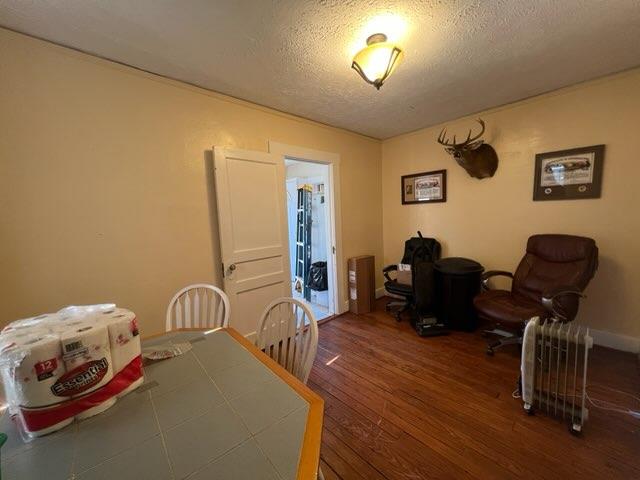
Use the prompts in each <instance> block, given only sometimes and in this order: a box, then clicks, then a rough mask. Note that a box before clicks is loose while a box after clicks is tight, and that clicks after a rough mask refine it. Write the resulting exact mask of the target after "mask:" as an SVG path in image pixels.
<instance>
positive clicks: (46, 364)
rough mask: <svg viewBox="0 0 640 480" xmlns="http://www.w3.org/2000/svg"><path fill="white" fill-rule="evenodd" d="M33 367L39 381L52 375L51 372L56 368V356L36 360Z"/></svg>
mask: <svg viewBox="0 0 640 480" xmlns="http://www.w3.org/2000/svg"><path fill="white" fill-rule="evenodd" d="M34 368H35V370H36V376H37V377H38V381H39V382H41V381H42V380H46V379H47V378H51V377H53V372H55V370H56V368H58V360H57V359H56V358H51V359H49V360H45V361H43V362H38V363H36V364H35V366H34Z"/></svg>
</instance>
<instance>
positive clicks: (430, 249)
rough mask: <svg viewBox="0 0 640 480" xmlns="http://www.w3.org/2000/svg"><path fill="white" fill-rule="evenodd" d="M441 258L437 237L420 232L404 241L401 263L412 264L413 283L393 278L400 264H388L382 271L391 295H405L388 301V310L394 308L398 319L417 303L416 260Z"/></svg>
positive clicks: (433, 260)
mask: <svg viewBox="0 0 640 480" xmlns="http://www.w3.org/2000/svg"><path fill="white" fill-rule="evenodd" d="M439 258H440V243H439V242H438V241H437V240H436V239H435V238H424V237H423V236H422V233H420V232H418V236H417V237H412V238H410V239H409V240H407V241H406V242H404V255H403V256H402V260H401V261H400V263H402V264H405V265H411V283H412V284H411V285H406V284H404V283H399V282H398V280H397V279H396V278H392V277H391V276H390V275H389V274H390V273H391V272H393V271H397V270H398V265H395V264H394V265H388V266H386V267H384V269H383V270H382V272H383V273H384V277H385V278H386V281H385V282H384V288H385V290H386V291H387V292H388V293H390V294H391V295H395V296H398V297H403V299H402V300H396V301H391V302H389V303H387V305H386V309H387V311H392V310H394V316H395V317H396V320H398V321H400V320H401V315H402V314H403V313H404V312H406V311H407V310H409V309H412V308H413V307H414V304H415V300H414V294H413V280H414V276H415V268H413V266H414V265H415V264H416V262H418V261H421V262H424V261H430V262H435V261H436V260H438V259H439Z"/></svg>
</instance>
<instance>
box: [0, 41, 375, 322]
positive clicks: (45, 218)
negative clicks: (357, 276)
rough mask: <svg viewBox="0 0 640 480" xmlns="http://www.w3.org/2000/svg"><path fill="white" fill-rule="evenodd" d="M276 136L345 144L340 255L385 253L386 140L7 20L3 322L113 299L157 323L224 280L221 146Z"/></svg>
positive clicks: (3, 53) (1, 89)
mask: <svg viewBox="0 0 640 480" xmlns="http://www.w3.org/2000/svg"><path fill="white" fill-rule="evenodd" d="M269 140H273V141H278V142H283V143H287V144H291V145H299V146H302V147H307V148H313V149H317V150H324V151H329V152H335V153H338V154H340V156H341V185H342V192H341V196H342V235H343V248H342V253H343V259H342V261H343V262H345V261H346V258H348V257H351V256H353V255H360V254H365V253H371V254H375V255H376V257H377V259H378V262H379V264H380V265H381V263H382V216H381V214H380V212H381V209H382V199H381V146H380V142H378V141H376V140H372V139H369V138H366V137H362V136H358V135H355V134H352V133H349V132H346V131H343V130H339V129H336V128H331V127H326V126H323V125H319V124H316V123H313V122H309V121H306V120H302V119H299V118H296V117H293V116H289V115H284V114H280V113H278V112H274V111H272V110H268V109H265V108H261V107H258V106H254V105H251V104H248V103H246V102H240V101H236V100H233V99H230V98H228V97H225V96H222V95H218V94H214V93H210V92H207V91H204V90H200V89H197V88H192V87H189V86H186V85H183V84H180V83H177V82H171V81H168V80H164V79H161V78H158V77H155V76H152V75H147V74H144V73H141V72H139V71H136V70H134V69H130V68H126V67H122V66H119V65H116V64H112V63H110V62H106V61H103V60H99V59H96V58H93V57H90V56H87V55H83V54H80V53H77V52H73V51H70V50H67V49H64V48H60V47H56V46H53V45H50V44H47V43H44V42H41V41H39V40H35V39H31V38H28V37H25V36H22V35H19V34H15V33H12V32H9V31H6V30H2V29H0V190H1V191H2V200H1V202H0V218H1V219H2V225H1V227H0V292H2V308H1V313H0V324H5V323H7V322H9V321H10V320H13V319H16V318H20V317H25V316H29V315H34V314H37V313H41V312H46V311H51V310H56V309H58V308H60V307H61V306H64V305H67V304H70V303H75V304H83V303H94V302H103V301H115V302H116V303H118V304H119V305H122V306H126V307H129V308H131V309H133V310H135V311H136V312H137V313H138V316H139V318H140V321H141V326H142V328H143V330H144V332H145V334H151V333H155V332H159V331H161V330H162V329H163V327H164V314H165V308H166V305H167V303H168V301H169V300H170V298H171V296H172V295H173V293H175V291H176V290H177V289H179V288H180V287H182V286H184V285H187V284H189V283H193V282H200V281H204V282H212V283H214V284H220V283H221V278H220V274H219V272H220V264H219V246H218V235H217V231H216V227H215V218H214V216H213V215H212V212H211V211H210V209H209V197H210V196H211V191H210V190H208V187H210V186H211V185H212V176H211V175H212V174H211V170H210V168H207V165H210V164H209V162H210V150H211V147H212V145H221V146H228V147H236V148H245V149H252V150H261V151H266V150H267V149H268V141H269ZM212 220H213V222H212ZM212 225H214V226H212ZM378 270H379V269H378ZM341 293H342V298H343V299H344V298H346V295H345V286H344V282H343V284H342V285H341Z"/></svg>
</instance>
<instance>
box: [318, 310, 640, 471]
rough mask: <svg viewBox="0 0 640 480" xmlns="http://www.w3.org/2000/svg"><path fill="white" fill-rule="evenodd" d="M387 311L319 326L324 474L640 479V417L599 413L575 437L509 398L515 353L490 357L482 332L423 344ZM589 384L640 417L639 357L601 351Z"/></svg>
mask: <svg viewBox="0 0 640 480" xmlns="http://www.w3.org/2000/svg"><path fill="white" fill-rule="evenodd" d="M382 306H383V302H379V304H378V309H377V310H376V311H374V312H372V313H371V314H367V315H361V316H355V315H352V314H345V315H342V316H340V317H337V318H335V319H333V320H332V321H330V322H326V323H324V324H323V325H321V326H320V340H319V349H318V355H317V357H316V360H315V363H314V367H313V369H312V373H311V376H310V380H309V385H310V386H311V388H313V389H314V390H315V391H316V392H318V393H319V394H320V395H321V396H322V397H323V398H324V400H325V422H324V434H323V444H322V452H321V456H322V462H323V465H325V466H326V467H327V468H328V470H329V475H327V474H326V472H325V477H326V478H328V479H329V478H334V479H335V478H340V479H343V480H350V479H356V480H362V479H367V480H383V479H403V480H406V479H421V478H425V479H427V478H472V479H484V478H495V479H501V478H546V479H554V478H578V477H579V478H581V479H584V478H594V479H595V478H625V479H628V478H640V420H637V419H633V418H631V417H630V416H622V415H620V414H617V413H612V412H604V411H600V410H597V409H591V411H590V419H589V421H588V422H587V424H586V425H585V431H584V433H583V435H582V436H581V437H579V438H576V437H574V436H572V435H570V434H569V433H568V431H567V428H566V426H565V425H564V424H563V423H562V422H560V421H558V420H557V419H553V418H551V417H546V416H544V415H541V414H539V415H536V416H534V417H530V416H527V415H525V414H524V412H523V410H522V403H521V401H520V400H517V399H514V398H512V397H511V393H512V392H513V390H514V389H515V386H516V384H515V382H516V379H517V376H518V369H519V358H518V354H517V350H512V351H508V350H505V351H501V352H498V353H497V354H496V356H495V357H487V356H486V355H485V354H484V349H485V340H484V339H482V338H481V337H480V335H479V334H477V333H453V334H451V335H449V336H447V337H438V338H429V339H424V338H420V337H418V336H417V335H416V334H415V333H414V332H413V330H412V329H411V328H410V326H409V325H408V323H407V322H401V323H397V322H396V321H395V320H394V319H392V318H391V317H389V316H388V315H387V314H385V312H384V311H383V310H382ZM589 384H590V387H589V388H590V390H589V391H590V394H591V395H592V396H594V397H596V398H598V399H607V400H608V401H612V402H614V401H615V402H616V403H620V404H622V405H628V407H629V408H634V409H640V405H639V404H638V402H637V400H636V399H634V397H633V396H634V395H635V396H638V395H640V393H639V392H640V368H639V366H638V360H637V358H636V357H635V356H633V355H631V354H625V353H622V352H615V351H611V350H607V349H600V348H595V349H594V351H593V355H592V357H591V363H590V370H589ZM625 392H626V393H625ZM634 402H635V403H634Z"/></svg>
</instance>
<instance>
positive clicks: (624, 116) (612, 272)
mask: <svg viewBox="0 0 640 480" xmlns="http://www.w3.org/2000/svg"><path fill="white" fill-rule="evenodd" d="M469 94H470V95H472V94H473V92H470V93H469ZM478 116H480V117H482V118H483V119H484V120H485V121H486V123H487V133H486V135H485V139H486V140H487V141H488V142H489V143H491V145H492V146H493V147H494V148H495V149H496V151H497V153H498V157H499V161H500V163H499V167H498V171H497V172H496V174H495V176H494V177H493V178H490V179H484V180H477V179H474V178H471V177H469V176H468V175H467V173H466V172H465V171H464V170H463V169H462V168H460V167H459V166H458V165H457V164H456V163H455V161H454V160H453V159H452V158H451V157H450V156H449V155H447V154H446V153H445V152H444V150H443V148H442V147H441V146H439V145H438V144H437V143H436V138H437V135H438V133H439V131H440V129H441V128H442V125H438V126H436V127H433V128H428V129H424V130H420V131H418V132H415V133H412V134H407V135H403V136H400V137H395V138H393V139H390V140H388V141H385V142H384V143H383V162H382V179H383V183H382V184H383V188H382V190H383V225H384V258H385V261H386V262H388V263H392V262H397V261H398V260H399V258H400V257H401V253H402V247H403V242H404V240H405V239H406V238H407V237H409V236H411V235H412V234H414V232H415V231H416V230H421V231H422V233H423V234H424V235H425V236H433V237H436V238H438V239H439V240H440V241H441V242H442V244H443V248H444V250H443V254H444V255H445V256H461V257H469V258H474V259H477V260H478V261H480V262H481V263H482V264H483V265H484V266H485V268H487V269H504V270H509V271H513V270H514V268H515V267H516V265H517V262H518V261H519V259H520V258H521V256H522V254H523V252H524V248H525V243H526V239H527V237H528V236H529V235H531V234H534V233H568V234H575V235H584V236H588V237H593V238H594V239H595V240H596V242H597V243H598V246H599V248H600V268H599V270H598V272H597V273H596V277H595V278H594V280H593V281H592V282H591V284H590V286H589V287H588V289H587V292H586V293H587V295H588V298H587V299H586V300H585V301H584V303H583V305H582V309H581V312H580V314H579V322H580V323H582V324H585V325H589V326H591V327H593V328H595V329H600V330H605V331H610V332H613V333H617V334H621V335H628V336H633V337H640V295H638V286H639V285H640V240H639V238H640V194H639V193H638V192H639V191H640V183H639V181H638V179H639V178H640V156H639V155H638V142H637V138H638V132H640V70H635V71H631V72H627V73H625V74H621V75H618V76H614V77H609V78H607V79H603V80H599V81H596V82H591V83H588V84H583V85H579V86H576V87H572V88H569V89H565V90H560V91H558V92H554V93H552V94H549V95H545V96H542V97H538V98H535V99H531V100H528V101H524V102H520V103H517V104H513V105H509V106H506V107H503V108H499V109H495V110H491V111H487V112H483V113H481V114H477V115H474V116H473V117H468V118H466V119H460V120H457V121H452V122H448V124H447V126H448V127H449V131H450V132H453V131H454V130H455V131H456V132H460V134H459V135H458V137H460V135H461V134H466V132H467V128H469V127H470V126H473V118H477V117H478ZM601 143H603V144H606V153H605V163H604V179H603V185H602V198H600V199H594V200H579V201H549V202H534V201H532V189H533V171H534V156H535V154H536V153H542V152H548V151H554V150H561V149H566V148H571V147H580V146H588V145H595V144H601ZM442 168H446V169H447V175H448V185H447V190H448V193H447V197H448V198H447V202H446V203H442V204H432V205H406V206H402V205H401V204H400V176H401V175H404V174H409V173H417V172H423V171H428V170H437V169H442Z"/></svg>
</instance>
